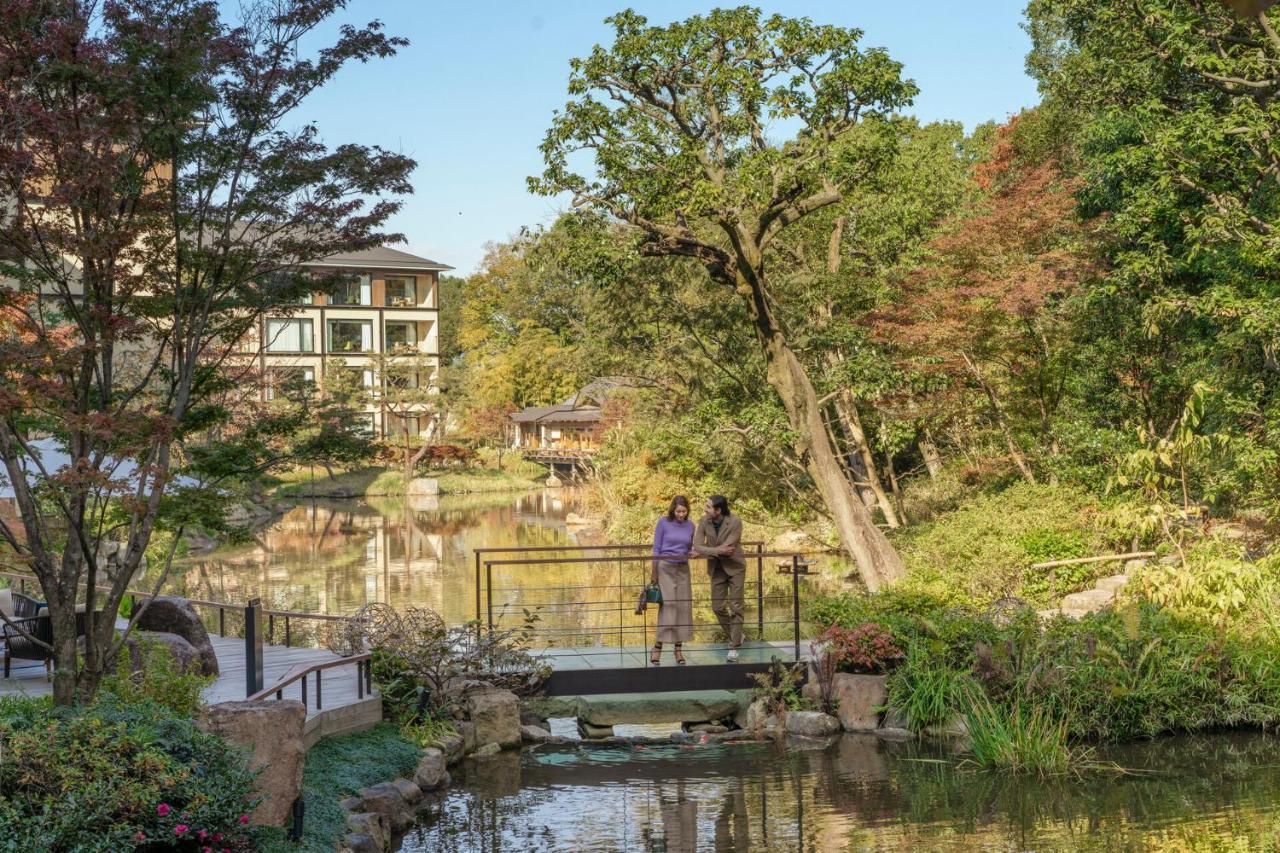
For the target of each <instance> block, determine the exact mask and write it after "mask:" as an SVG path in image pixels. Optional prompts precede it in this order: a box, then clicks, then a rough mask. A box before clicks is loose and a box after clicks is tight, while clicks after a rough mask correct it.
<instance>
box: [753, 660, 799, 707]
mask: <svg viewBox="0 0 1280 853" xmlns="http://www.w3.org/2000/svg"><path fill="white" fill-rule="evenodd" d="M751 680H752V681H754V682H755V683H756V686H755V688H754V690H753V691H752V692H753V695H754V696H755V698H756V699H763V700H764V703H765V706H766V708H767V709H768V711H769V714H770V716H777V715H779V714H782V713H785V712H786V711H803V710H809V709H810V708H811V706H812V703H811V702H809V700H808V699H805V698H804V696H802V695H801V693H800V683H801V682H802V681H803V680H804V664H801V663H796V664H792V665H791V666H787V665H786V664H784V663H783V662H782V661H780V660H778V659H776V658H775V659H774V661H773V663H772V664H771V665H770V667H769V671H768V672H753V673H751Z"/></svg>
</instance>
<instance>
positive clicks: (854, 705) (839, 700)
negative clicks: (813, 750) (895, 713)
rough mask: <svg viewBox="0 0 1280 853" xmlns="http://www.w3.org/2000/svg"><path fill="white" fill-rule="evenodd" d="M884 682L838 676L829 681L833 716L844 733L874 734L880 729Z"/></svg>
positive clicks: (874, 677)
mask: <svg viewBox="0 0 1280 853" xmlns="http://www.w3.org/2000/svg"><path fill="white" fill-rule="evenodd" d="M885 682H886V678H885V676H883V675H856V674H852V673H847V672H838V673H836V674H835V677H834V678H832V680H831V698H832V699H833V700H835V703H836V716H837V717H839V718H840V725H841V727H843V728H844V730H845V731H846V732H869V731H874V730H875V729H876V728H878V727H879V725H880V707H881V706H882V705H884V701H885V696H886V695H887V691H886V690H885Z"/></svg>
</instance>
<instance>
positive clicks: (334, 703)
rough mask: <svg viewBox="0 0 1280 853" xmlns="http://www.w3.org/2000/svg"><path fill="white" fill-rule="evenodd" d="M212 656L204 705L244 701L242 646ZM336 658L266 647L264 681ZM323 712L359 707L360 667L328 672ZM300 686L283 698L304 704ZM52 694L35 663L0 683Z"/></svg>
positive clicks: (221, 648)
mask: <svg viewBox="0 0 1280 853" xmlns="http://www.w3.org/2000/svg"><path fill="white" fill-rule="evenodd" d="M209 639H210V640H211V641H212V642H213V650H214V652H215V653H216V654H217V656H218V668H219V670H221V674H220V675H219V676H218V679H217V680H216V681H215V682H214V683H213V684H211V685H209V687H208V688H207V689H206V690H205V692H204V696H205V699H206V700H207V701H208V702H209V703H210V704H213V703H216V702H232V701H238V700H241V699H244V698H245V696H246V695H247V694H246V690H245V688H246V687H247V684H246V683H245V655H244V640H243V639H241V638H239V637H219V636H216V635H213V636H210V637H209ZM337 658H338V656H337V655H335V654H333V653H332V652H330V651H328V650H327V649H303V648H288V647H285V646H267V647H266V648H265V649H264V650H263V680H264V682H265V684H266V686H268V687H270V686H271V685H273V684H276V683H277V682H279V681H280V680H281V679H284V678H288V677H289V676H290V675H292V674H294V673H295V672H297V671H298V670H301V669H305V668H307V667H309V666H312V665H314V664H317V663H324V662H325V661H331V660H337ZM307 681H308V685H307V687H308V696H307V716H309V717H310V716H314V715H315V714H316V699H315V681H314V676H312V677H311V678H308V679H307ZM322 685H323V688H322V694H321V696H322V701H321V707H322V709H323V710H330V709H333V708H338V707H342V706H344V705H352V704H355V703H356V701H357V690H356V667H355V665H354V664H348V665H345V666H340V667H334V668H333V669H327V670H325V671H324V675H323V678H322ZM301 691H302V687H301V684H300V683H294V684H291V685H289V687H288V688H286V689H285V693H284V698H286V699H301V698H302V695H301ZM52 692H53V685H52V683H50V682H49V681H48V680H47V679H46V678H45V669H44V664H43V663H39V662H37V661H26V660H15V661H13V673H12V675H11V677H9V678H7V679H6V678H0V696H6V695H21V696H48V695H49V694H50V693H52Z"/></svg>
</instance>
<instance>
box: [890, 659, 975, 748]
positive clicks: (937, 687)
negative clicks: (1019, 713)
mask: <svg viewBox="0 0 1280 853" xmlns="http://www.w3.org/2000/svg"><path fill="white" fill-rule="evenodd" d="M886 687H887V693H888V695H887V697H886V700H885V701H886V705H887V706H888V708H889V710H890V711H891V712H893V713H896V714H899V715H900V716H902V718H903V719H905V720H906V721H907V726H908V727H909V728H910V729H911V730H912V731H917V732H919V731H924V730H925V729H928V728H932V727H934V726H945V725H946V724H947V723H949V722H950V721H951V720H952V719H954V718H955V716H956V715H957V714H959V713H960V712H961V711H962V710H963V708H964V706H965V700H966V699H967V698H968V697H969V696H970V695H971V693H972V690H973V680H972V678H971V677H970V676H969V673H968V672H967V671H963V670H959V669H955V668H953V667H952V666H950V665H949V664H947V663H946V662H945V661H941V660H938V659H937V658H935V657H934V656H933V655H931V654H929V653H928V652H927V651H925V650H924V649H922V648H921V647H919V646H915V647H911V648H908V650H907V657H906V660H905V661H903V663H902V665H901V666H899V667H898V668H897V669H895V670H894V672H893V675H892V676H891V677H890V678H889V680H888V683H887V685H886Z"/></svg>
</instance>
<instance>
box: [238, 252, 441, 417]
mask: <svg viewBox="0 0 1280 853" xmlns="http://www.w3.org/2000/svg"><path fill="white" fill-rule="evenodd" d="M305 266H306V267H307V268H308V269H310V270H312V271H314V272H315V273H317V274H319V273H323V274H331V273H346V274H349V275H351V276H352V278H351V280H350V281H349V282H348V283H347V285H346V286H345V287H342V288H340V289H339V290H338V291H336V292H334V293H331V294H323V293H315V294H312V295H311V296H310V297H309V298H308V299H307V300H304V301H303V303H302V304H301V305H300V306H297V307H291V309H290V310H289V311H288V312H287V314H283V313H282V314H281V315H278V316H275V317H271V316H267V317H264V318H263V319H262V321H261V322H260V324H259V328H258V336H259V341H251V342H246V343H247V344H248V348H249V349H250V351H252V352H254V353H255V354H256V355H257V357H258V360H259V367H260V369H261V373H262V396H263V398H264V399H267V400H270V399H272V398H273V397H274V396H275V395H276V394H277V393H278V391H279V389H280V388H281V387H282V386H283V385H285V384H286V383H288V382H290V381H294V380H303V381H309V382H314V383H316V384H319V383H321V382H323V381H324V379H325V376H326V375H329V374H331V373H332V371H335V370H346V371H350V372H351V374H352V378H353V380H355V381H356V384H357V385H361V386H363V387H364V388H365V390H366V392H367V402H366V403H365V406H364V412H365V416H366V417H367V418H368V419H369V428H370V430H371V431H372V432H373V434H374V435H388V434H399V432H400V431H401V424H402V422H403V420H406V419H407V420H408V421H409V432H410V434H412V435H417V434H418V433H419V432H422V431H423V430H425V429H426V427H427V418H426V405H425V404H421V405H418V406H412V405H410V406H407V408H408V409H410V410H417V409H420V410H422V411H423V414H422V415H421V416H419V415H414V414H407V413H406V414H403V415H398V414H393V413H391V412H387V411H385V410H384V409H383V408H382V407H380V406H379V396H380V395H381V394H382V392H383V391H384V390H385V387H386V382H387V381H388V380H387V378H386V377H383V376H379V375H378V372H377V366H378V361H379V359H380V358H385V357H387V356H395V355H396V354H402V355H404V356H405V357H406V358H407V357H410V356H412V357H416V358H417V359H418V361H419V362H420V363H421V365H422V367H423V368H424V370H423V371H422V372H415V373H413V374H412V375H408V376H404V377H396V378H395V380H394V381H397V382H401V383H408V385H409V387H411V388H417V387H434V385H435V383H436V379H437V372H438V370H439V367H440V330H439V315H440V311H439V308H440V305H439V296H438V294H439V286H438V285H439V275H440V273H441V272H443V271H446V270H451V269H453V267H450V266H447V265H445V264H439V263H436V262H435V261H431V260H428V259H426V258H420V257H418V256H417V255H410V254H408V253H407V252H401V251H398V250H396V249H389V248H386V247H379V248H376V249H370V250H367V251H363V252H352V253H350V254H346V255H335V256H333V257H330V258H325V259H324V260H323V261H318V262H316V263H313V264H306V265H305ZM427 371H429V372H427Z"/></svg>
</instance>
